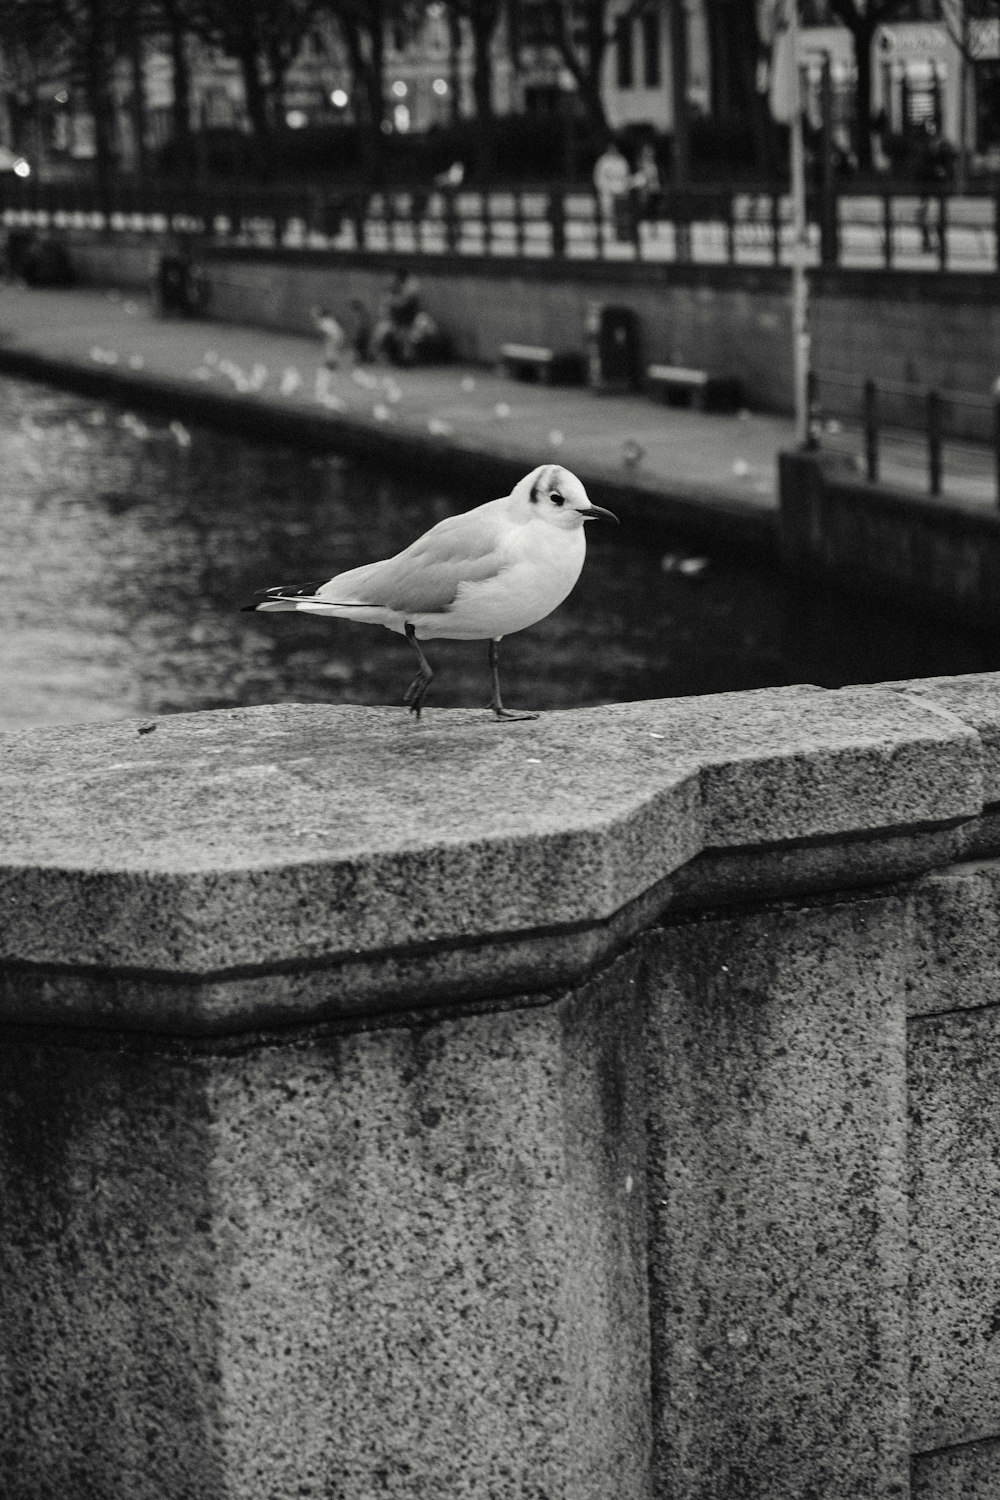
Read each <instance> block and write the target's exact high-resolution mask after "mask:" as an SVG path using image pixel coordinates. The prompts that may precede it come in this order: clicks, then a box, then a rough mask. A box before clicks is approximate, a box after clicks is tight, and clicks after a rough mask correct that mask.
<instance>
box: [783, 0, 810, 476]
mask: <svg viewBox="0 0 1000 1500" xmlns="http://www.w3.org/2000/svg"><path fill="white" fill-rule="evenodd" d="M788 45H789V50H790V52H791V74H792V76H791V119H790V120H789V128H790V130H791V179H792V181H791V188H792V380H793V385H794V390H795V439H796V442H797V443H798V444H799V445H800V446H801V447H805V446H806V445H807V444H808V442H809V436H810V433H809V354H810V343H811V340H810V335H809V282H808V279H807V276H806V262H807V259H808V255H809V221H808V218H807V216H806V156H805V143H804V141H803V135H802V65H801V47H800V37H799V8H798V0H788Z"/></svg>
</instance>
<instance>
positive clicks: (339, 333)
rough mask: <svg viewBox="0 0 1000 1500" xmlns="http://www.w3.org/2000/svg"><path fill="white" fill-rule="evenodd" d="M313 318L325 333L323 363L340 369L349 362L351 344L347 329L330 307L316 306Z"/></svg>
mask: <svg viewBox="0 0 1000 1500" xmlns="http://www.w3.org/2000/svg"><path fill="white" fill-rule="evenodd" d="M312 318H313V322H314V323H315V325H316V327H317V328H318V329H319V331H320V333H321V334H322V335H323V364H324V366H325V367H326V369H328V370H339V369H340V367H341V365H343V364H344V363H345V362H349V359H350V354H351V345H350V342H349V340H348V337H347V329H346V328H345V327H344V325H343V323H341V321H340V319H339V318H338V317H337V316H336V315H335V314H334V313H332V312H331V311H330V309H329V308H328V307H314V308H313V310H312Z"/></svg>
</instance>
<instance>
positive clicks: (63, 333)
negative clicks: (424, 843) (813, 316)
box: [0, 286, 996, 538]
mask: <svg viewBox="0 0 1000 1500" xmlns="http://www.w3.org/2000/svg"><path fill="white" fill-rule="evenodd" d="M5 355H6V359H5ZM19 355H30V356H36V357H37V358H38V359H39V360H40V361H42V362H43V372H44V373H48V374H51V376H52V378H53V379H56V380H58V379H59V377H60V374H61V373H64V374H65V375H66V378H67V381H68V383H70V384H72V376H73V374H74V373H75V372H79V371H81V370H87V371H89V372H91V373H94V372H98V371H103V372H105V373H110V372H113V373H114V375H115V377H116V382H115V390H116V394H118V395H123V396H124V397H125V398H126V399H127V398H128V396H129V394H130V393H134V399H135V400H136V402H137V403H140V402H141V401H142V399H143V396H144V394H145V395H147V396H148V395H149V394H150V392H151V391H152V390H154V389H158V390H159V393H160V396H161V399H162V396H163V394H164V391H166V393H167V394H168V395H169V394H170V392H173V393H175V394H179V392H180V391H181V390H183V391H185V392H186V393H187V394H188V396H189V397H192V396H195V395H196V393H199V392H200V393H203V394H204V396H206V397H207V396H209V395H211V397H212V398H213V402H212V404H213V405H214V406H215V407H216V409H218V402H219V401H220V400H223V401H225V403H226V406H227V407H228V404H229V402H230V401H231V402H232V403H233V405H234V406H239V407H240V408H244V409H246V411H247V417H248V425H250V426H252V424H253V413H254V412H257V413H259V415H260V418H261V422H262V425H266V418H267V416H268V415H269V413H273V412H277V411H279V410H280V411H281V412H283V413H300V414H302V416H307V415H308V416H309V417H310V418H311V420H312V422H313V424H314V429H313V430H314V431H315V423H316V420H317V419H320V422H322V420H323V419H324V418H326V417H328V418H329V419H330V428H331V447H335V446H337V432H338V430H339V432H340V433H343V432H344V430H345V424H348V425H349V426H350V427H351V428H352V429H356V430H358V431H359V432H360V431H361V430H362V429H365V430H367V432H368V434H369V438H370V443H369V447H370V448H371V449H372V450H373V451H376V452H377V451H378V447H379V437H380V435H381V434H382V433H384V437H385V439H387V440H388V439H389V437H390V434H391V436H392V438H393V439H395V441H394V442H392V443H391V444H390V443H389V442H388V441H386V443H385V447H386V448H387V449H388V448H389V447H390V446H391V447H392V448H393V449H394V450H395V453H396V456H397V459H398V457H399V455H400V454H401V453H402V454H403V455H404V456H405V453H406V442H405V439H406V438H407V436H408V435H409V436H410V437H411V438H412V440H413V443H414V449H415V448H416V443H417V441H418V440H419V442H420V444H421V447H422V451H423V452H424V456H425V457H426V449H427V446H428V443H429V442H431V441H432V442H433V443H434V444H435V445H438V447H437V450H436V451H441V452H445V451H446V450H448V449H451V450H453V451H457V450H460V451H461V452H462V453H463V454H465V455H466V456H471V457H473V458H474V457H475V456H476V455H484V456H485V455H489V456H491V457H499V458H501V459H504V460H509V461H510V463H511V464H512V465H519V466H520V467H521V468H522V469H523V471H525V472H526V471H527V470H528V469H531V468H533V467H534V466H535V465H536V464H538V463H543V462H545V461H546V460H548V459H553V460H556V459H557V460H558V461H559V462H561V463H565V464H566V465H567V467H568V468H571V469H573V470H575V471H576V472H577V473H579V474H580V476H581V477H582V478H583V479H584V480H585V482H587V483H590V484H596V483H604V484H608V485H612V486H616V487H624V488H626V489H628V490H631V491H633V492H634V493H635V495H636V498H637V499H639V500H640V501H641V509H642V512H643V513H644V514H646V515H650V516H654V517H655V516H657V514H658V513H660V512H662V517H663V519H664V520H665V521H667V522H674V523H675V524H681V523H682V521H683V519H684V516H685V515H690V514H692V508H693V513H695V514H698V515H701V514H704V515H705V517H706V519H707V520H708V521H709V522H710V523H712V524H715V523H717V522H718V523H721V524H723V525H725V524H726V523H727V521H728V524H729V525H730V527H731V529H732V530H733V533H734V535H735V536H736V537H737V538H739V537H740V536H741V535H742V534H743V533H744V532H746V534H747V535H750V534H751V533H755V532H756V533H764V532H767V531H768V530H769V522H770V517H771V516H773V515H774V513H775V511H776V504H777V500H776V471H777V455H778V453H779V452H780V451H781V449H783V448H788V447H791V446H792V445H793V443H794V430H793V424H792V422H791V420H790V419H788V418H784V417H774V416H766V415H761V414H759V413H755V412H753V413H751V412H741V413H740V414H739V415H738V416H716V415H711V414H706V413H700V412H693V411H690V410H686V409H682V408H675V407H667V406H663V405H660V404H657V403H656V402H654V401H652V400H651V399H649V398H648V397H646V396H595V395H593V394H592V393H591V392H589V391H587V390H581V389H575V388H566V387H551V388H549V387H544V386H538V385H531V384H523V383H520V382H517V381H511V380H506V379H504V378H502V377H500V376H498V375H495V374H493V373H492V372H490V371H486V370H483V369H480V368H471V367H463V366H459V365H447V366H440V367H437V368H428V369H423V368H421V369H414V370H394V369H388V368H385V367H381V366H380V367H374V366H370V367H366V368H364V369H361V370H358V371H355V372H354V373H353V375H352V374H350V373H347V372H339V371H337V372H324V371H323V370H322V369H321V358H320V355H321V345H320V341H319V339H309V338H301V337H298V336H295V335H291V334H281V333H273V332H270V331H267V330H261V329H256V328H245V327H240V326H236V325H233V324H228V323H217V322H210V321H207V320H183V319H181V320H164V319H159V318H157V317H155V316H154V315H153V314H152V312H151V310H150V307H149V304H148V302H147V300H146V299H145V298H143V297H139V296H135V295H132V294H128V293H119V292H107V291H97V290H72V291H30V290H27V289H26V288H23V287H18V286H3V287H0V370H2V369H4V368H5V367H6V368H8V369H11V368H17V360H18V356H19ZM317 382H319V383H317ZM185 404H186V406H187V408H188V409H189V410H190V407H191V402H190V400H188V401H187V402H186V403H185ZM380 429H381V432H380ZM829 443H830V445H831V446H833V445H836V446H839V447H840V448H842V449H844V450H846V451H851V452H856V451H857V446H858V443H857V437H856V435H837V436H834V435H831V436H830V438H829ZM949 457H950V458H951V460H952V462H951V463H949ZM881 471H882V476H883V480H884V482H886V483H889V484H892V485H894V486H899V487H901V488H904V489H908V490H911V491H912V492H913V493H915V494H916V493H925V492H926V485H927V480H926V460H925V457H924V453H923V450H922V446H921V443H920V441H919V439H918V438H917V437H916V435H912V434H911V435H900V437H899V438H898V439H888V438H887V439H886V440H884V441H883V445H882V452H881ZM995 487H996V481H995V478H994V460H993V455H992V452H991V450H990V449H989V448H988V447H986V446H984V445H975V444H963V445H962V447H961V451H960V452H953V453H952V454H951V455H946V462H945V495H946V497H947V498H948V499H950V500H957V501H959V502H960V503H971V504H974V505H983V504H989V505H992V504H994V503H995ZM476 498H478V497H476ZM748 523H749V525H748ZM755 523H758V524H756V525H755Z"/></svg>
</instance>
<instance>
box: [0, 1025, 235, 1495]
mask: <svg viewBox="0 0 1000 1500" xmlns="http://www.w3.org/2000/svg"><path fill="white" fill-rule="evenodd" d="M212 1149H213V1148H212V1142H211V1122H210V1118H209V1110H208V1105H207V1100H206V1093H205V1069H204V1067H203V1065H202V1063H201V1062H200V1061H199V1060H198V1059H194V1060H187V1061H180V1060H176V1059H174V1058H173V1057H171V1056H169V1055H168V1056H160V1055H152V1054H135V1053H133V1052H130V1051H128V1050H126V1048H125V1047H124V1046H122V1043H121V1039H120V1038H117V1039H113V1040H109V1041H105V1042H103V1043H98V1044H97V1045H95V1046H93V1047H89V1046H87V1045H86V1044H85V1043H84V1042H82V1041H81V1040H80V1039H79V1038H78V1039H77V1042H76V1044H75V1045H74V1046H73V1047H72V1048H63V1047H61V1046H59V1045H58V1043H56V1044H53V1038H52V1037H51V1035H50V1034H46V1033H44V1032H43V1033H38V1034H32V1033H30V1032H26V1033H24V1034H22V1035H20V1036H18V1035H15V1034H11V1033H8V1034H6V1035H5V1036H4V1038H3V1042H2V1045H0V1202H2V1204H3V1211H2V1224H3V1230H2V1233H0V1330H2V1333H0V1494H2V1495H3V1496H4V1500H120V1497H125V1496H135V1497H136V1500H144V1497H145V1496H152V1495H153V1494H155V1495H157V1496H158V1497H161V1496H162V1497H164V1500H166V1497H169V1500H182V1497H186V1496H194V1495H199V1496H201V1495H205V1496H206V1497H207V1496H213V1497H214V1496H224V1495H226V1494H227V1491H226V1488H225V1483H224V1474H223V1467H224V1453H223V1442H222V1434H223V1420H224V1419H223V1412H222V1401H223V1393H222V1390H221V1385H220V1380H221V1371H220V1363H219V1319H218V1299H217V1295H216V1291H215V1281H216V1275H217V1243H216V1237H217V1225H216V1223H215V1221H214V1215H213V1208H212V1204H211V1201H210V1197H209V1193H208V1184H209V1167H210V1161H211V1157H212Z"/></svg>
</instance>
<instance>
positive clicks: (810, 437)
mask: <svg viewBox="0 0 1000 1500" xmlns="http://www.w3.org/2000/svg"><path fill="white" fill-rule="evenodd" d="M819 424H820V409H819V378H818V376H817V374H816V371H815V370H813V369H811V368H810V369H808V370H807V371H806V441H805V446H806V448H807V449H809V450H810V451H814V450H815V449H817V448H818V447H819Z"/></svg>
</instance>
